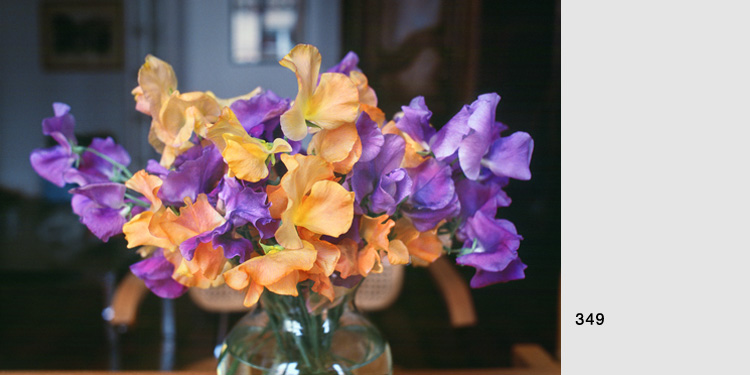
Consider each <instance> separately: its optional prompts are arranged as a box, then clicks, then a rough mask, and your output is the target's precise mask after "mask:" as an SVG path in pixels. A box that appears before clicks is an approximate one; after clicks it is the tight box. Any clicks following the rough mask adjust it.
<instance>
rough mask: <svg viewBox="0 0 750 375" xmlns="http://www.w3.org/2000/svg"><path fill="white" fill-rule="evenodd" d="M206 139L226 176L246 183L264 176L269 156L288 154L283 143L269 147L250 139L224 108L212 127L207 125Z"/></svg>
mask: <svg viewBox="0 0 750 375" xmlns="http://www.w3.org/2000/svg"><path fill="white" fill-rule="evenodd" d="M206 138H208V139H210V140H211V141H212V142H213V143H214V144H215V145H216V147H217V148H218V149H219V151H221V155H222V156H223V157H224V161H226V163H227V166H228V167H229V176H230V177H235V176H236V177H237V178H240V179H242V180H245V181H250V182H258V181H260V180H262V179H264V178H266V177H267V176H268V173H269V171H268V160H269V159H270V156H271V155H274V154H276V153H280V152H290V151H292V147H291V146H290V145H289V143H288V142H286V141H285V140H283V139H276V140H274V141H273V143H272V144H270V143H267V142H266V141H263V140H260V139H257V138H253V137H251V136H250V135H249V134H247V131H245V129H244V128H243V127H242V125H241V124H240V122H239V120H237V117H236V116H235V115H234V113H233V112H232V110H230V109H229V108H228V107H224V109H223V110H222V113H221V116H220V117H219V119H218V120H217V121H216V123H214V124H211V125H209V127H208V129H207V132H206Z"/></svg>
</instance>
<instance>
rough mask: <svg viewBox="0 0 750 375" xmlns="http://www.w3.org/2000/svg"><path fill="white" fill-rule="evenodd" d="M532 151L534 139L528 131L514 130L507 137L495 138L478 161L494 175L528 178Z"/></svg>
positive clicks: (518, 178) (529, 177) (529, 176)
mask: <svg viewBox="0 0 750 375" xmlns="http://www.w3.org/2000/svg"><path fill="white" fill-rule="evenodd" d="M533 151H534V140H533V139H531V136H530V135H529V134H528V133H524V132H515V133H513V134H511V135H510V136H508V137H499V138H497V139H496V140H495V141H494V142H493V143H492V145H491V146H490V149H489V151H488V152H487V154H486V155H485V156H484V157H483V158H482V160H481V161H480V163H481V165H482V166H483V167H486V168H488V169H489V170H490V171H492V173H493V174H494V175H495V176H500V177H510V178H515V179H517V180H529V179H531V171H530V170H529V163H530V162H531V153H532V152H533Z"/></svg>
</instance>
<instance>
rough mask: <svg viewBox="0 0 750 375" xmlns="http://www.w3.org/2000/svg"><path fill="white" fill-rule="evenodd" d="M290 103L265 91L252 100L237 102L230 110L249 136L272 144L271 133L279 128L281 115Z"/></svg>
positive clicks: (269, 91) (271, 92)
mask: <svg viewBox="0 0 750 375" xmlns="http://www.w3.org/2000/svg"><path fill="white" fill-rule="evenodd" d="M290 102H291V100H289V99H286V98H280V97H279V96H277V95H276V94H275V93H274V92H273V91H271V90H267V91H264V92H261V93H260V94H258V95H255V96H253V97H252V98H249V99H241V100H237V101H235V102H234V103H232V105H231V106H230V108H231V109H232V112H234V114H235V116H237V120H238V121H239V122H240V124H242V127H243V128H244V129H245V131H247V133H248V134H249V135H250V136H252V137H254V138H262V139H264V140H266V141H268V142H273V140H274V138H273V131H274V129H276V128H277V127H278V126H279V123H280V121H281V115H282V114H283V113H284V112H286V111H287V110H288V109H289V103H290Z"/></svg>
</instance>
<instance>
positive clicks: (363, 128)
mask: <svg viewBox="0 0 750 375" xmlns="http://www.w3.org/2000/svg"><path fill="white" fill-rule="evenodd" d="M356 126H357V134H358V135H359V139H360V140H361V141H362V155H360V157H359V160H358V161H357V162H358V163H365V162H369V161H371V160H372V159H375V157H376V156H378V154H379V153H380V149H381V148H382V147H383V143H384V142H385V138H384V137H383V133H382V132H381V131H380V128H378V124H377V123H376V122H375V121H372V119H370V115H368V114H367V112H362V114H361V115H359V118H358V119H357V123H356Z"/></svg>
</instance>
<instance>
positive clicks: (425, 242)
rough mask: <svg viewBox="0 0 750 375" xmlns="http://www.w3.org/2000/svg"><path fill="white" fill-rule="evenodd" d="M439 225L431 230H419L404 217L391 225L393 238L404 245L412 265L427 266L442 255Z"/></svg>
mask: <svg viewBox="0 0 750 375" xmlns="http://www.w3.org/2000/svg"><path fill="white" fill-rule="evenodd" d="M439 226H440V224H438V225H437V226H435V228H433V229H431V230H428V231H425V232H420V231H418V230H417V229H416V228H414V224H412V222H411V220H409V219H408V218H406V217H402V218H400V219H398V221H396V225H395V226H394V227H393V231H394V232H395V233H396V238H395V239H396V240H399V241H401V242H402V243H404V244H405V245H406V248H407V249H408V251H409V255H411V259H412V263H413V264H414V265H418V266H428V265H430V263H432V262H434V261H435V260H436V259H437V258H440V256H441V255H443V243H442V242H441V241H440V238H438V235H437V230H438V227H439Z"/></svg>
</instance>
